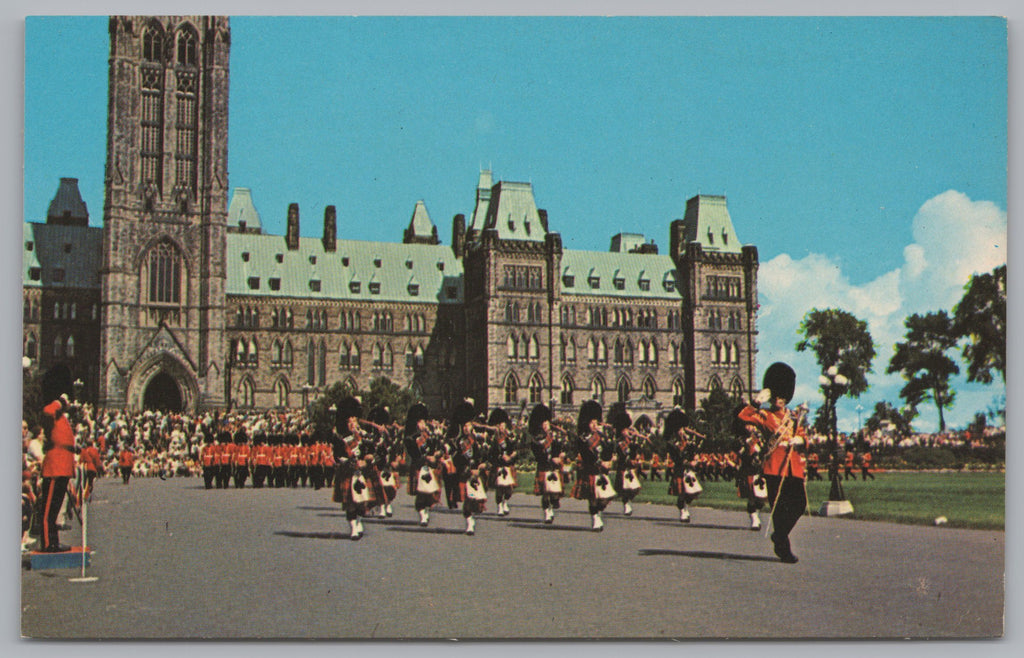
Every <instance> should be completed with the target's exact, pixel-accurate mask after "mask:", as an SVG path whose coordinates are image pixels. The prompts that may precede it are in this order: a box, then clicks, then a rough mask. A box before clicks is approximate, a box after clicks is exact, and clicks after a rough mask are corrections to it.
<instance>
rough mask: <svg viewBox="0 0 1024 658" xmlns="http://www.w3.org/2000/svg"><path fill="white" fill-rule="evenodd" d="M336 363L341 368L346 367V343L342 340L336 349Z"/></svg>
mask: <svg viewBox="0 0 1024 658" xmlns="http://www.w3.org/2000/svg"><path fill="white" fill-rule="evenodd" d="M338 365H339V366H341V367H342V368H347V367H348V343H345V342H342V343H341V347H340V348H339V349H338Z"/></svg>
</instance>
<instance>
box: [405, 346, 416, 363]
mask: <svg viewBox="0 0 1024 658" xmlns="http://www.w3.org/2000/svg"><path fill="white" fill-rule="evenodd" d="M415 354H416V351H415V350H414V349H413V347H412V343H409V344H408V345H406V346H405V367H406V368H411V367H412V359H413V355H415Z"/></svg>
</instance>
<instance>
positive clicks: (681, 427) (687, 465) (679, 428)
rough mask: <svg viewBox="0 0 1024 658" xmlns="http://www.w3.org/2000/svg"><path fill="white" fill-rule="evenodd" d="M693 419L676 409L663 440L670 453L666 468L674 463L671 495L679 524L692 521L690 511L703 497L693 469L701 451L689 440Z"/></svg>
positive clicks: (670, 479) (664, 430) (670, 417)
mask: <svg viewBox="0 0 1024 658" xmlns="http://www.w3.org/2000/svg"><path fill="white" fill-rule="evenodd" d="M689 427H690V419H689V418H688V417H687V416H686V414H685V413H684V412H683V410H682V409H679V408H675V409H673V410H672V411H671V412H669V415H668V417H667V418H666V419H665V427H664V428H663V430H662V432H663V437H664V439H665V447H666V450H667V451H668V457H667V458H666V460H665V461H666V465H667V464H671V466H670V467H669V468H671V474H670V475H669V476H668V494H669V495H670V496H675V497H676V509H678V510H679V521H680V522H682V523H689V522H690V510H688V509H687V508H686V506H687V505H689V504H690V503H692V502H693V501H694V500H695V499H696V498H697V496H698V495H700V491H701V489H700V483H699V482H698V481H697V477H696V474H695V473H694V472H693V468H694V466H695V464H696V459H697V448H696V446H694V445H693V443H691V442H690V440H689V439H688V438H687V434H688V430H689Z"/></svg>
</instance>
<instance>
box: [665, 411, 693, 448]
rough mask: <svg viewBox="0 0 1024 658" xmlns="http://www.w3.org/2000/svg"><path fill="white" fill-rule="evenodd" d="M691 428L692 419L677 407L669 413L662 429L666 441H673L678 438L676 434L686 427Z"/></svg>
mask: <svg viewBox="0 0 1024 658" xmlns="http://www.w3.org/2000/svg"><path fill="white" fill-rule="evenodd" d="M689 426H690V419H689V418H688V417H687V416H686V412H685V411H683V410H682V409H680V408H679V407H676V408H675V409H673V410H672V411H670V412H669V414H668V417H667V418H665V427H664V428H662V431H661V435H662V437H664V439H665V441H673V440H675V438H676V433H678V432H679V430H681V429H683V428H684V427H689Z"/></svg>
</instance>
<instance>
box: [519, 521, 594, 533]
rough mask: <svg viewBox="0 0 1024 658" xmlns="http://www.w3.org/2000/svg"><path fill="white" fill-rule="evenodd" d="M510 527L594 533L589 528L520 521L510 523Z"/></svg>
mask: <svg viewBox="0 0 1024 658" xmlns="http://www.w3.org/2000/svg"><path fill="white" fill-rule="evenodd" d="M509 525H510V526H512V527H513V528H528V529H530V530H562V531H565V532H593V530H592V529H591V528H589V527H584V526H573V525H554V524H551V525H548V524H545V523H531V522H527V523H521V522H518V521H513V522H512V523H509Z"/></svg>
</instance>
